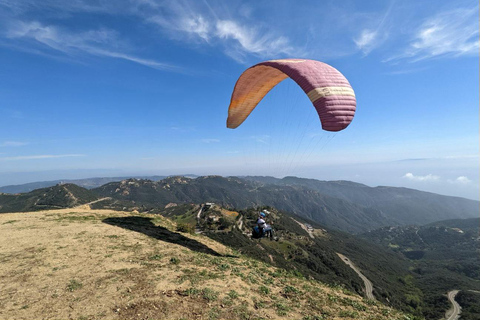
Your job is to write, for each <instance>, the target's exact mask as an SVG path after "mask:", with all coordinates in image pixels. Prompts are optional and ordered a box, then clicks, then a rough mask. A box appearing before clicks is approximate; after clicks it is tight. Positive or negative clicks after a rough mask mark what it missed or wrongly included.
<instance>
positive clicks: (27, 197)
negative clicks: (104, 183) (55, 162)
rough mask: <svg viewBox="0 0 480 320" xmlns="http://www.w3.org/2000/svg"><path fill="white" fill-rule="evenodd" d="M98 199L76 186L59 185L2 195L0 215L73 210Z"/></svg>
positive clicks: (0, 198)
mask: <svg viewBox="0 0 480 320" xmlns="http://www.w3.org/2000/svg"><path fill="white" fill-rule="evenodd" d="M97 199H98V198H97V196H96V195H95V194H94V193H93V192H91V191H89V190H87V189H85V188H82V187H79V186H77V185H75V184H59V185H56V186H53V187H48V188H42V189H37V190H34V191H31V192H28V193H20V194H1V193H0V213H3V212H19V211H38V210H45V209H59V208H71V207H75V206H78V205H81V204H84V203H88V202H90V201H94V200H97Z"/></svg>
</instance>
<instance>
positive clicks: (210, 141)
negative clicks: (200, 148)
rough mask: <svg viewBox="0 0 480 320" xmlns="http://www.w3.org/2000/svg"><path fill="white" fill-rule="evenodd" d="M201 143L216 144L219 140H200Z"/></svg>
mask: <svg viewBox="0 0 480 320" xmlns="http://www.w3.org/2000/svg"><path fill="white" fill-rule="evenodd" d="M202 142H203V143H217V142H220V140H219V139H202Z"/></svg>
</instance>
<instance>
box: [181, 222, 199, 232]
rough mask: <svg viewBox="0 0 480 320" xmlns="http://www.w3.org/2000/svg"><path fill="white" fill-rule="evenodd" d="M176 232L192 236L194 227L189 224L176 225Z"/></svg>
mask: <svg viewBox="0 0 480 320" xmlns="http://www.w3.org/2000/svg"><path fill="white" fill-rule="evenodd" d="M177 231H180V232H185V233H190V234H194V233H195V226H193V225H191V224H188V223H178V224H177Z"/></svg>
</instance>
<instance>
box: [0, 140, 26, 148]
mask: <svg viewBox="0 0 480 320" xmlns="http://www.w3.org/2000/svg"><path fill="white" fill-rule="evenodd" d="M27 144H28V142H22V141H4V142H2V143H0V147H21V146H25V145H27Z"/></svg>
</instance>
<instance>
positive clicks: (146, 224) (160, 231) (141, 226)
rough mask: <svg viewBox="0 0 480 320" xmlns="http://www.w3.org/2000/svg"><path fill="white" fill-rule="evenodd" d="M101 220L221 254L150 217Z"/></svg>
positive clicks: (193, 248)
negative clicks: (158, 223) (160, 224)
mask: <svg viewBox="0 0 480 320" xmlns="http://www.w3.org/2000/svg"><path fill="white" fill-rule="evenodd" d="M102 222H104V223H107V224H110V225H112V226H117V227H121V228H124V229H128V230H132V231H136V232H141V233H143V234H145V235H147V236H149V237H152V238H155V239H158V240H161V241H167V242H170V243H175V244H178V245H181V246H184V247H186V248H188V249H190V250H193V251H197V252H202V253H208V254H211V255H214V256H222V255H221V254H219V253H218V252H216V251H214V250H212V249H210V248H209V247H207V246H206V245H204V244H203V243H200V242H198V241H196V240H193V239H190V238H187V237H185V236H183V235H181V234H180V233H177V232H172V231H170V230H168V229H166V228H164V227H159V226H156V225H155V224H154V223H153V222H152V218H146V217H135V216H134V217H115V218H107V219H104V220H102Z"/></svg>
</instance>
